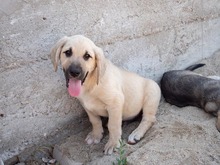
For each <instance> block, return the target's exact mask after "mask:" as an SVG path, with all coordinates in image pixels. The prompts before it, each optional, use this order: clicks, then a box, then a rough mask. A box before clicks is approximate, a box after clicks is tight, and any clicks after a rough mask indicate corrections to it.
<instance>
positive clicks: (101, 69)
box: [94, 46, 106, 85]
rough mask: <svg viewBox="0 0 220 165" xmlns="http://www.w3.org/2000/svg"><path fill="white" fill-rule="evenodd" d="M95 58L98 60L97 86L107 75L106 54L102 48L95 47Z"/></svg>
mask: <svg viewBox="0 0 220 165" xmlns="http://www.w3.org/2000/svg"><path fill="white" fill-rule="evenodd" d="M94 51H95V58H96V66H97V68H96V69H97V85H98V84H99V82H100V79H101V78H102V76H103V75H104V73H105V70H106V60H105V56H104V53H103V51H102V49H101V48H99V47H97V46H95V49H94Z"/></svg>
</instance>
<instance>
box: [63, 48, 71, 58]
mask: <svg viewBox="0 0 220 165" xmlns="http://www.w3.org/2000/svg"><path fill="white" fill-rule="evenodd" d="M64 53H65V55H66V56H67V57H70V56H72V54H73V53H72V49H71V48H70V49H69V50H67V51H65V52H64Z"/></svg>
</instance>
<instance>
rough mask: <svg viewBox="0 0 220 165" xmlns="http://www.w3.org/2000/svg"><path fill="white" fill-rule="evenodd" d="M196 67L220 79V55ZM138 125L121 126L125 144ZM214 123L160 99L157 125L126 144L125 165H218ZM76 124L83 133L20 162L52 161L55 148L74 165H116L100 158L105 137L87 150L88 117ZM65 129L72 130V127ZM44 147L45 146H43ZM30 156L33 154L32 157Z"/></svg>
mask: <svg viewBox="0 0 220 165" xmlns="http://www.w3.org/2000/svg"><path fill="white" fill-rule="evenodd" d="M198 63H205V64H206V66H204V67H202V68H199V69H197V70H196V71H195V72H197V73H199V74H203V75H204V76H212V75H217V76H220V51H218V52H216V53H215V54H214V55H213V56H211V57H210V58H207V59H204V60H202V61H199V62H198ZM139 122H140V121H139V120H137V121H134V122H126V123H124V125H123V140H125V141H126V140H127V137H128V135H129V134H130V133H131V131H132V130H133V129H135V127H137V125H138V124H139ZM215 122H216V117H214V116H212V115H210V114H208V113H205V112H204V111H203V110H201V109H199V108H196V107H191V106H188V107H184V108H178V107H176V106H173V105H170V104H168V103H166V102H165V101H164V99H163V98H162V100H161V104H160V106H159V111H158V113H157V122H156V124H155V125H154V126H153V127H152V128H151V129H150V130H149V131H148V132H147V133H146V135H145V137H144V138H143V139H142V140H141V141H140V142H139V143H137V144H136V145H128V144H126V146H125V148H124V149H125V152H126V157H127V160H128V163H129V164H134V165H145V164H152V165H154V164H155V165H158V164H164V165H167V164H170V165H171V164H172V165H173V164H179V165H180V164H181V165H182V164H185V165H189V164H190V165H191V164H192V165H201V164H204V165H207V164H209V165H219V164H220V133H219V132H218V131H217V129H216V127H215ZM79 123H80V124H81V125H83V129H81V130H79V131H78V133H74V135H70V133H68V136H66V137H69V138H67V139H65V140H63V141H62V142H60V141H58V140H60V138H57V139H54V142H53V143H51V141H50V145H51V144H52V148H50V149H49V148H47V147H44V148H43V150H44V152H40V153H39V150H38V152H36V148H37V147H36V146H35V147H34V148H32V149H31V150H30V149H29V150H27V151H26V152H23V153H22V154H20V155H19V159H20V162H26V163H27V162H29V163H30V162H32V163H30V164H33V162H35V163H36V164H40V163H43V162H42V157H48V156H49V157H50V158H51V159H53V157H52V152H53V151H52V150H53V147H54V146H55V144H56V147H55V148H59V149H61V150H63V151H65V152H64V153H62V154H64V155H66V156H67V157H68V159H71V160H74V164H103V163H105V164H112V162H115V160H116V157H117V156H118V155H117V153H115V154H113V155H112V156H103V153H102V149H103V147H104V144H105V143H106V141H107V138H108V133H106V134H105V137H104V139H103V140H102V142H101V143H100V144H97V145H94V146H88V145H86V144H85V142H84V139H85V137H86V134H87V133H88V132H89V131H90V130H91V124H90V123H89V122H88V120H87V117H85V118H84V119H83V118H82V121H80V122H79ZM75 127H77V126H75ZM67 129H72V126H71V128H70V127H69V128H67ZM54 137H55V136H54ZM44 144H45V146H46V142H44ZM48 144H49V143H48ZM38 147H39V146H38ZM41 151H42V150H41ZM27 153H28V154H27ZM30 153H35V156H33V155H34V154H30ZM42 153H43V154H42ZM45 153H47V154H45ZM30 155H32V156H30Z"/></svg>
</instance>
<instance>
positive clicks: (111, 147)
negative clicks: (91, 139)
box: [104, 140, 120, 155]
mask: <svg viewBox="0 0 220 165" xmlns="http://www.w3.org/2000/svg"><path fill="white" fill-rule="evenodd" d="M119 146H120V143H119V140H118V141H112V140H109V141H108V143H107V144H106V145H105V149H104V153H105V155H111V154H112V153H113V151H114V150H115V149H116V148H118V147H119Z"/></svg>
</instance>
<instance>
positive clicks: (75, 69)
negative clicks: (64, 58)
mask: <svg viewBox="0 0 220 165" xmlns="http://www.w3.org/2000/svg"><path fill="white" fill-rule="evenodd" d="M81 72H82V69H81V67H79V66H70V68H69V74H70V75H71V76H72V77H79V76H80V74H81Z"/></svg>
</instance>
